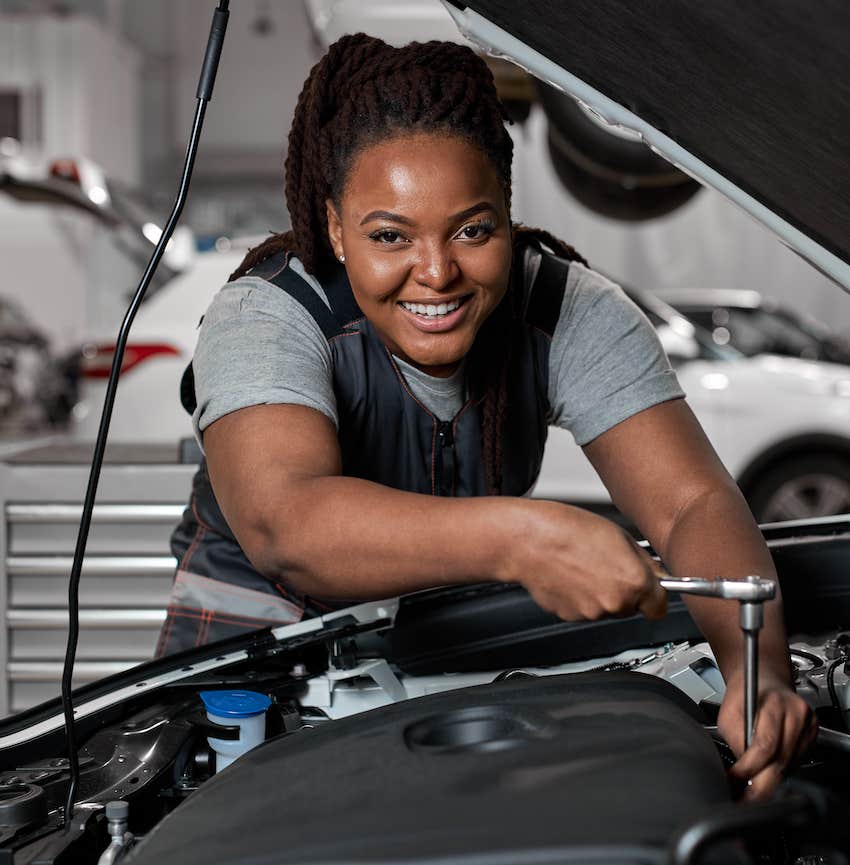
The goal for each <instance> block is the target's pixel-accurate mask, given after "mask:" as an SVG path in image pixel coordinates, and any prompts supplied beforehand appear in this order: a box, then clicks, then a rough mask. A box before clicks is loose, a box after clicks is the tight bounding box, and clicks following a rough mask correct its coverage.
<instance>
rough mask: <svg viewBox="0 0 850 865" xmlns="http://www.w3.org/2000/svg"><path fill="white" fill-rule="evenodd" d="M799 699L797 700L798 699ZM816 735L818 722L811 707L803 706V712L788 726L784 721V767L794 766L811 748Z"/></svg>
mask: <svg viewBox="0 0 850 865" xmlns="http://www.w3.org/2000/svg"><path fill="white" fill-rule="evenodd" d="M798 699H799V698H798ZM817 735H818V722H817V718H816V717H815V713H814V711H813V710H812V708H811V706H809V705H808V704H806V705H805V709H804V711H802V712H801V713H800V716H799V718H794V719H792V722H791V723H790V724H789V722H788V720H786V730H785V734H784V736H783V739H784V740H786V741H787V743H788V745H787V752H788V753H787V757H786V758H785V764H786V766H794V765H796V764H797V763H799V762H800V759H801V758H802V757H803V755H804V754H805V753H806V751H808V750H809V748H811V747H812V745H813V744H814V743H815V739H817Z"/></svg>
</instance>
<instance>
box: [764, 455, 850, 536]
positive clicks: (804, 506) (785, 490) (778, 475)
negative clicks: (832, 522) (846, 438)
mask: <svg viewBox="0 0 850 865" xmlns="http://www.w3.org/2000/svg"><path fill="white" fill-rule="evenodd" d="M748 498H749V502H750V508H751V509H752V512H753V515H754V516H755V518H756V519H757V520H758V522H760V523H774V522H780V521H781V520H804V519H812V518H814V517H828V516H832V515H834V514H846V513H850V461H848V460H846V459H843V458H841V457H837V456H835V457H833V456H824V457H801V458H799V459H794V460H790V461H788V462H784V463H782V464H780V465H778V466H776V467H775V468H772V469H770V470H768V471H767V472H766V473H765V474H764V475H763V476H762V477H761V478H760V479H759V480H757V481H756V483H755V484H754V485H753V486H752V488H751V490H750V495H749V496H748Z"/></svg>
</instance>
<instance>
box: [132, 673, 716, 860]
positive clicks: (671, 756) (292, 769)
mask: <svg viewBox="0 0 850 865" xmlns="http://www.w3.org/2000/svg"><path fill="white" fill-rule="evenodd" d="M728 797H729V794H728V787H727V783H726V777H725V772H724V769H723V765H722V763H721V760H720V758H719V756H718V754H717V751H716V749H715V747H714V744H713V743H712V741H711V739H710V738H709V736H708V735H707V734H706V733H705V731H704V730H703V729H702V728H701V726H700V724H699V722H698V720H697V714H696V709H695V707H694V706H693V704H692V703H691V702H690V701H689V700H688V699H687V698H686V697H685V696H684V695H683V694H681V692H679V691H678V690H677V689H676V688H674V687H673V686H671V685H669V684H668V683H666V682H663V681H661V680H658V679H655V678H653V677H650V676H644V675H641V674H639V673H579V674H573V675H567V676H552V677H544V678H537V679H521V680H516V679H509V680H506V681H503V682H498V683H494V684H490V685H483V686H479V687H475V688H465V689H462V690H458V691H454V692H448V693H443V694H437V695H434V696H429V697H423V698H420V699H415V700H410V701H407V702H403V703H398V704H395V705H392V706H388V707H386V708H383V709H377V710H374V711H371V712H366V713H363V714H361V715H356V716H353V717H350V718H347V719H344V720H339V721H333V722H328V723H326V724H325V725H323V726H322V727H319V728H317V729H314V730H302V731H299V732H296V733H293V734H290V735H288V736H285V737H282V738H277V739H274V740H271V741H268V742H266V743H265V744H264V745H261V746H260V747H258V748H256V749H255V750H254V751H252V752H250V753H249V754H247V755H245V756H244V757H242V758H241V759H240V760H238V761H237V762H236V763H235V764H233V765H232V766H231V767H229V768H228V769H226V770H225V771H223V772H221V773H220V774H219V775H217V776H216V777H215V778H213V779H212V780H211V781H209V782H207V783H206V784H205V785H204V786H203V787H202V788H201V789H200V790H198V792H197V793H195V794H193V795H192V797H191V798H190V799H189V800H188V801H187V802H186V803H185V804H184V805H182V806H180V807H179V808H178V809H177V810H176V811H175V812H174V813H173V814H171V815H170V816H169V817H167V818H166V819H165V820H164V821H163V822H162V823H161V824H160V825H159V826H158V827H157V828H156V829H155V830H154V831H152V832H151V833H150V834H149V836H148V837H147V838H146V839H145V841H144V842H143V843H142V844H141V845H140V846H139V847H137V848H136V850H135V851H134V852H133V854H132V856H131V857H130V859H129V860H128V861H130V862H133V863H136V865H161V863H163V862H176V861H180V862H181V863H182V865H196V863H197V865H223V863H228V865H237V863H245V865H247V863H251V865H260V863H269V865H271V863H275V865H281V863H301V865H304V863H320V862H321V863H331V862H334V863H343V862H345V863H352V862H389V861H399V860H403V861H404V862H416V863H425V862H430V861H434V860H439V861H440V862H445V861H456V860H459V859H462V858H464V857H472V858H473V859H474V861H475V862H476V863H478V865H484V863H490V862H493V863H495V862H500V863H505V862H508V861H510V862H511V863H523V862H532V861H533V862H543V861H546V862H555V861H557V862H562V861H569V862H575V861H583V860H584V855H583V853H582V852H580V848H584V852H585V853H590V851H588V849H587V848H596V849H595V853H591V859H592V861H594V862H603V861H604V862H618V863H620V862H622V863H625V862H657V861H660V859H661V854H662V851H663V850H664V848H665V847H666V845H667V843H668V842H669V839H670V837H671V835H672V834H673V833H674V831H675V830H676V829H678V828H680V827H682V826H683V825H684V824H687V823H688V822H690V821H692V820H693V819H695V818H696V817H698V816H699V815H702V814H705V813H706V811H707V810H708V809H710V807H711V806H713V805H715V804H717V803H721V802H726V801H728ZM599 848H607V851H608V854H610V855H606V853H605V850H603V849H599ZM558 851H560V853H559V852H558ZM600 854H601V858H598V857H599V856H600ZM506 855H507V858H505V856H506ZM576 855H578V857H579V858H578V859H576ZM541 856H542V857H543V858H541ZM553 857H554V858H553ZM470 861H472V860H470Z"/></svg>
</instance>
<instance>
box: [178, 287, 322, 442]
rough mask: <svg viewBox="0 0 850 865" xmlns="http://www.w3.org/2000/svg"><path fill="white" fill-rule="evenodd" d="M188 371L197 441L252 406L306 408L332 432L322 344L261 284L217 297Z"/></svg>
mask: <svg viewBox="0 0 850 865" xmlns="http://www.w3.org/2000/svg"><path fill="white" fill-rule="evenodd" d="M192 366H193V369H194V374H195V394H196V397H197V402H198V406H197V409H196V410H195V413H194V415H193V423H194V426H195V433H196V435H197V436H198V440H199V441H200V439H201V433H203V431H204V430H205V429H206V428H207V427H208V426H209V425H210V424H211V423H213V421H216V420H218V419H219V418H221V417H223V416H224V415H226V414H229V413H230V412H233V411H236V410H238V409H241V408H247V407H248V406H253V405H267V404H276V403H289V404H292V405H303V406H308V407H309V408H314V409H317V410H318V411H320V412H322V413H323V414H324V415H326V416H327V417H329V418H330V419H331V421H333V423H334V424H335V425H336V424H337V411H336V399H335V397H334V391H333V374H332V363H331V354H330V349H329V347H328V344H327V340H326V339H325V337H324V335H323V334H322V331H321V329H320V328H319V326H318V325H317V324H316V322H315V320H314V319H313V317H312V316H311V315H310V314H309V313H308V312H307V311H306V310H305V309H304V307H303V306H302V305H301V304H300V303H298V301H296V300H295V299H294V298H292V297H291V296H290V295H289V294H287V293H286V292H284V291H282V290H281V289H280V288H277V287H276V286H274V285H272V284H271V283H268V282H266V281H265V280H262V279H258V278H256V277H243V278H242V279H239V280H235V281H234V282H231V283H228V284H227V285H225V286H224V288H222V289H221V291H219V293H218V294H217V295H216V296H215V298H214V299H213V301H212V303H211V304H210V307H209V309H208V310H207V312H206V314H205V315H204V319H203V322H202V324H201V329H200V333H199V335H198V345H197V348H196V350H195V356H194V358H193V361H192Z"/></svg>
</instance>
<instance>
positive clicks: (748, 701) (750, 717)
mask: <svg viewBox="0 0 850 865" xmlns="http://www.w3.org/2000/svg"><path fill="white" fill-rule="evenodd" d="M658 582H659V583H660V584H661V588H663V589H665V590H666V591H668V592H679V594H685V595H705V596H706V597H711V598H725V599H727V600H732V601H738V602H739V603H740V605H741V608H740V623H741V630H742V631H743V632H744V742H745V744H746V747H748V748H749V746H750V741H751V740H752V737H753V728H754V726H755V720H756V709H757V708H758V672H759V669H758V667H759V654H758V652H759V643H758V635H759V631H760V630H761V627H762V625H763V624H764V607H763V606H762V605H763V604H764V602H765V601H769V600H772V599H773V598H774V597H776V583H775V582H774V581H773V580H763V579H762V578H761V577H757V576H749V577H744V578H743V579H741V580H726V579H722V578H719V579H716V580H700V579H694V578H691V577H681V578H679V579H674V578H672V577H671V578H669V579H668V578H664V579H661V580H659V581H658Z"/></svg>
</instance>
